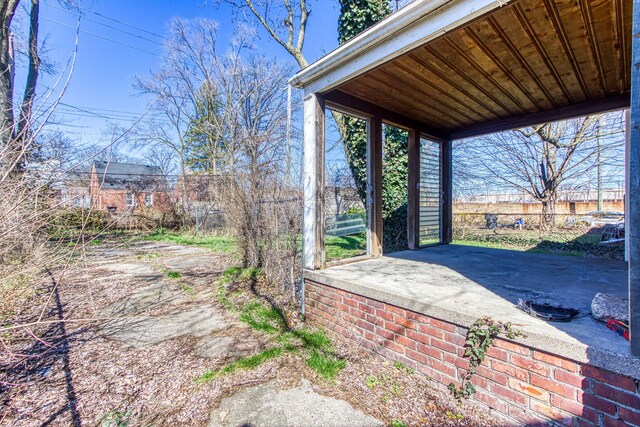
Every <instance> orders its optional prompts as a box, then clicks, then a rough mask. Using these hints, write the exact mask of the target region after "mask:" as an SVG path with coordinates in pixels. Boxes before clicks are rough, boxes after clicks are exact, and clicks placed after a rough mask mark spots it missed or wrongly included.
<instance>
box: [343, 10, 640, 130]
mask: <svg viewBox="0 0 640 427" xmlns="http://www.w3.org/2000/svg"><path fill="white" fill-rule="evenodd" d="M631 9H632V1H631V0H518V1H516V2H514V3H511V4H509V5H508V6H505V7H502V8H500V9H497V10H496V11H494V12H493V13H491V14H490V15H488V16H484V17H481V18H480V19H477V20H475V21H473V22H472V23H470V24H468V25H467V26H465V27H463V28H460V29H457V30H455V31H452V32H449V33H447V34H446V35H444V36H442V37H440V38H438V39H436V40H434V41H431V42H430V43H428V44H427V45H424V46H421V47H419V48H417V49H415V50H413V51H411V52H409V53H407V54H405V55H403V56H401V57H399V58H396V59H394V60H392V61H390V62H388V63H386V64H383V65H382V66H380V67H378V68H376V69H374V70H372V71H369V72H367V73H366V74H363V75H361V76H358V77H356V78H354V79H352V80H350V81H348V82H346V83H344V84H343V85H341V86H340V87H338V88H337V90H339V91H342V92H345V93H347V94H349V95H352V96H355V97H357V98H360V99H362V100H365V101H368V102H370V103H372V104H376V105H378V106H380V107H383V108H385V109H387V110H391V111H394V112H397V113H400V114H402V115H404V116H407V117H409V118H411V119H414V120H418V121H420V122H422V123H423V124H425V125H427V126H429V127H431V128H433V129H439V130H443V131H445V132H456V131H461V130H464V129H469V128H472V127H477V126H478V125H481V124H482V123H490V122H495V121H496V120H503V119H513V118H517V117H524V116H527V115H530V114H532V113H539V112H543V111H548V110H554V109H558V108H562V107H567V106H570V105H575V104H583V105H584V104H585V103H588V102H591V101H594V102H597V101H601V100H603V99H607V98H609V97H614V96H617V97H618V98H620V95H625V94H628V93H629V91H630V85H631V82H630V77H631V76H630V67H631V65H630V63H631V62H630V58H631V12H632V11H631ZM565 109H566V108H565Z"/></svg>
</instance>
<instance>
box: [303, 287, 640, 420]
mask: <svg viewBox="0 0 640 427" xmlns="http://www.w3.org/2000/svg"><path fill="white" fill-rule="evenodd" d="M305 283H306V290H305V298H306V299H305V310H306V318H307V320H308V321H310V322H312V323H315V324H317V325H319V326H321V327H323V328H325V329H327V330H328V331H330V332H331V333H332V335H333V336H334V337H336V338H338V339H340V340H342V341H351V342H356V343H358V344H359V345H362V346H363V347H365V348H367V349H368V350H370V351H374V352H376V353H379V354H381V355H382V356H384V357H386V358H388V359H390V360H394V361H395V360H397V361H400V362H402V363H404V364H406V365H407V366H410V367H412V368H414V369H416V370H418V371H419V372H421V373H423V374H425V375H427V376H429V377H431V378H433V380H434V381H436V382H438V383H439V384H441V385H442V386H446V385H448V384H449V383H451V382H454V383H456V384H458V383H459V379H460V378H461V377H462V374H463V372H464V369H465V368H467V367H468V360H467V359H465V358H463V357H461V356H462V355H463V353H464V342H465V336H466V333H467V328H465V327H463V326H460V325H455V324H453V323H450V322H445V321H442V320H438V319H435V318H432V317H428V316H425V315H422V314H419V313H416V312H413V311H410V310H405V309H403V308H399V307H396V306H393V305H389V304H386V303H383V302H380V301H376V300H372V299H368V298H365V297H363V296H360V295H356V294H353V293H349V292H346V291H343V290H340V289H336V288H333V287H330V286H326V285H322V284H318V283H315V282H312V281H309V280H306V281H305ZM494 344H495V345H494V347H492V348H491V349H489V351H488V357H487V358H486V359H485V361H484V362H483V363H482V365H481V366H479V367H478V369H477V375H475V377H474V379H473V380H472V383H473V384H474V386H475V387H476V389H477V393H475V394H474V396H473V399H472V400H474V401H476V402H477V403H479V404H482V405H484V406H486V407H488V408H490V409H491V410H492V411H495V412H496V413H498V414H499V415H501V416H503V417H505V418H506V419H507V420H509V421H510V422H511V423H512V424H514V425H521V424H526V425H529V426H533V425H546V424H547V423H548V421H549V420H553V421H555V422H556V423H557V424H564V425H569V426H580V427H581V426H605V427H606V426H640V390H639V381H638V379H634V378H631V377H625V376H623V375H619V374H616V373H613V372H610V371H607V370H604V369H601V368H596V367H594V366H591V365H588V364H584V363H579V362H577V361H573V360H569V359H566V358H564V357H562V356H560V355H555V354H553V353H550V352H545V351H541V350H538V349H535V348H532V347H529V346H526V345H523V344H518V343H515V342H513V341H508V340H503V339H496V340H495V341H494Z"/></svg>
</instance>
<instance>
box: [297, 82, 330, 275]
mask: <svg viewBox="0 0 640 427" xmlns="http://www.w3.org/2000/svg"><path fill="white" fill-rule="evenodd" d="M324 127H325V124H324V98H323V97H322V96H321V95H318V94H315V93H312V94H309V95H307V96H305V98H304V184H303V185H304V196H303V197H304V207H303V224H302V236H303V250H304V252H303V264H304V267H305V268H307V269H310V270H315V269H320V268H323V267H324V266H325V256H324V237H325V219H324V187H325V176H324V169H325V164H324V151H325V146H324V145H325V141H324V138H325V136H324Z"/></svg>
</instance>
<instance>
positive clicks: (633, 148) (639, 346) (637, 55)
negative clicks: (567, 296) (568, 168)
mask: <svg viewBox="0 0 640 427" xmlns="http://www.w3.org/2000/svg"><path fill="white" fill-rule="evenodd" d="M632 34H634V35H637V34H640V0H633V31H632ZM632 39H633V41H632V44H631V109H630V110H631V112H630V115H631V119H630V121H631V123H630V127H629V133H630V135H629V147H628V153H629V154H628V156H627V163H628V168H629V169H628V171H629V175H628V177H627V181H628V182H629V184H628V190H629V191H628V193H627V194H628V195H627V206H628V208H627V209H628V212H629V215H628V216H627V217H625V228H626V230H625V236H626V239H628V240H629V328H630V335H631V337H630V344H631V354H632V355H634V356H636V357H640V39H639V38H638V37H637V36H634V37H633V38H632Z"/></svg>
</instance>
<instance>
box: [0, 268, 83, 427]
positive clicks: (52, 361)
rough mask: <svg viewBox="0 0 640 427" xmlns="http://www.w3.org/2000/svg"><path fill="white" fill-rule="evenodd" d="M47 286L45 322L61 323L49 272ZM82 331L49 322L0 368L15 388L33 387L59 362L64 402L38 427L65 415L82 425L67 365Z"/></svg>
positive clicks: (59, 303)
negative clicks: (74, 339) (50, 299)
mask: <svg viewBox="0 0 640 427" xmlns="http://www.w3.org/2000/svg"><path fill="white" fill-rule="evenodd" d="M49 276H50V278H51V283H50V284H49V285H48V286H47V287H46V288H45V289H44V290H43V291H44V292H46V293H52V294H53V302H54V304H53V305H52V306H51V308H50V310H49V311H48V313H47V316H45V317H44V319H45V320H55V319H57V320H63V319H64V304H63V303H62V301H61V299H60V293H59V291H58V286H57V283H56V280H55V278H54V276H53V274H52V273H51V272H49ZM82 332H83V330H78V331H76V332H74V333H73V334H68V333H67V329H66V326H65V322H56V323H51V326H49V327H48V328H47V329H46V330H45V331H44V332H43V333H42V334H38V336H37V338H36V337H34V339H33V341H32V343H31V344H30V345H29V346H28V347H26V348H25V349H23V350H22V351H21V353H20V356H19V359H18V361H17V362H15V363H13V364H11V365H10V366H2V367H0V369H1V370H2V371H4V372H5V373H6V374H7V378H8V382H9V383H11V384H12V385H14V386H18V387H21V386H22V387H30V386H33V383H34V379H35V380H37V379H39V378H46V377H47V376H48V375H52V374H53V369H55V368H56V365H58V364H59V362H62V370H63V372H64V379H65V397H66V403H65V404H64V405H62V406H61V407H60V408H58V409H57V410H55V411H53V412H52V413H51V415H50V416H49V418H48V419H47V420H46V421H45V422H44V423H43V424H41V426H48V425H52V424H58V423H60V422H61V420H60V419H59V417H61V416H62V415H64V414H68V417H69V418H70V419H69V422H70V424H71V425H73V426H74V427H78V426H81V425H82V420H81V418H80V414H79V412H78V406H77V396H76V391H75V388H74V385H73V372H72V371H71V367H70V363H69V348H70V344H71V339H72V337H73V336H75V335H79V334H81V333H82ZM6 389H7V386H6V385H4V384H3V385H0V394H2V393H4V392H5V391H6ZM62 422H65V421H62Z"/></svg>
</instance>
